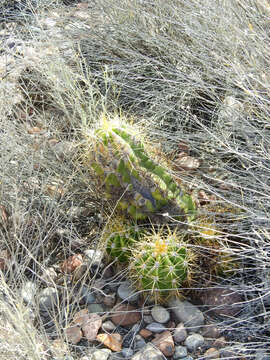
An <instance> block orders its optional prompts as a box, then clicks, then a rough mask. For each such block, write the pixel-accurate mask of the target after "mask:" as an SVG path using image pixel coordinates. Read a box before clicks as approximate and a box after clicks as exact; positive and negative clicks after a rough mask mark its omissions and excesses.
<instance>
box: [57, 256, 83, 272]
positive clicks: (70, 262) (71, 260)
mask: <svg viewBox="0 0 270 360" xmlns="http://www.w3.org/2000/svg"><path fill="white" fill-rule="evenodd" d="M82 263H83V260H82V255H81V254H76V255H72V256H70V257H68V258H67V259H66V260H65V261H64V262H63V264H62V266H61V271H62V272H64V273H67V274H71V273H72V272H73V271H74V270H75V269H76V268H77V267H79V266H81V265H82Z"/></svg>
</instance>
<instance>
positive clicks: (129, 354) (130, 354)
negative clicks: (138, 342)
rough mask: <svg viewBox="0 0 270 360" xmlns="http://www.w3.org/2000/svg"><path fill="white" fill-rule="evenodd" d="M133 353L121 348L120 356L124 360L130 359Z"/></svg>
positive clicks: (130, 350)
mask: <svg viewBox="0 0 270 360" xmlns="http://www.w3.org/2000/svg"><path fill="white" fill-rule="evenodd" d="M133 353H134V351H133V350H132V349H130V348H123V349H122V351H121V354H122V355H123V357H124V358H125V359H130V357H131V356H132V355H133Z"/></svg>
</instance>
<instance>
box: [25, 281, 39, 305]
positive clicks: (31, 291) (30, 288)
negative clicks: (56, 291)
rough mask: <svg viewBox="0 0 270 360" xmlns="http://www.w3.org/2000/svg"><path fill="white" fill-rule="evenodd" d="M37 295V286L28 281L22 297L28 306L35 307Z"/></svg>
mask: <svg viewBox="0 0 270 360" xmlns="http://www.w3.org/2000/svg"><path fill="white" fill-rule="evenodd" d="M36 293H37V285H36V283H34V282H32V281H27V282H26V283H25V284H24V285H23V287H22V289H21V296H22V298H23V300H24V302H25V303H26V304H27V305H34V302H35V295H36Z"/></svg>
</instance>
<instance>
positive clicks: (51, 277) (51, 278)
mask: <svg viewBox="0 0 270 360" xmlns="http://www.w3.org/2000/svg"><path fill="white" fill-rule="evenodd" d="M56 279H57V273H56V271H55V270H54V268H53V267H49V268H47V269H44V270H43V274H42V275H41V280H42V281H44V282H45V283H46V285H48V286H49V285H54V284H55V280H56Z"/></svg>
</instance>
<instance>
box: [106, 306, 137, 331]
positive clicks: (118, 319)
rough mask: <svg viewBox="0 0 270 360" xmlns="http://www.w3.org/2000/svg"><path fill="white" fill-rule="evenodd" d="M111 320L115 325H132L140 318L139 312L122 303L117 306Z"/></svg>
mask: <svg viewBox="0 0 270 360" xmlns="http://www.w3.org/2000/svg"><path fill="white" fill-rule="evenodd" d="M111 320H112V322H113V323H114V324H115V325H121V326H129V325H134V324H136V323H137V322H139V321H140V320H141V313H140V312H139V311H138V310H137V309H136V308H135V307H134V306H132V305H129V304H122V305H119V306H117V308H116V309H115V312H114V313H113V314H112V315H111Z"/></svg>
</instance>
